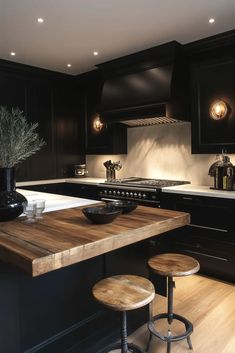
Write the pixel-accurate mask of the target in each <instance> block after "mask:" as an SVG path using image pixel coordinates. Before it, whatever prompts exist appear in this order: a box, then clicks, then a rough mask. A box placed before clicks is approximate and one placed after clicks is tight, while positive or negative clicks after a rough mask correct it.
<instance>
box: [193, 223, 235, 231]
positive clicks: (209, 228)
mask: <svg viewBox="0 0 235 353" xmlns="http://www.w3.org/2000/svg"><path fill="white" fill-rule="evenodd" d="M189 227H194V228H201V229H208V230H215V231H217V232H222V233H228V230H227V229H221V228H213V227H206V226H200V225H197V224H189Z"/></svg>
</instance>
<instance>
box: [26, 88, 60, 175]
mask: <svg viewBox="0 0 235 353" xmlns="http://www.w3.org/2000/svg"><path fill="white" fill-rule="evenodd" d="M28 101H29V115H30V120H31V121H32V122H38V123H39V126H38V129H37V131H38V133H39V136H40V137H41V138H44V140H45V142H46V145H45V146H43V147H42V149H41V150H40V151H38V152H37V153H36V154H35V155H33V156H32V157H30V159H29V174H30V179H32V180H35V179H36V180H37V179H47V178H55V177H56V160H55V147H54V140H55V126H54V118H53V115H52V91H51V88H50V86H47V85H45V84H34V85H32V86H30V87H29V93H28Z"/></svg>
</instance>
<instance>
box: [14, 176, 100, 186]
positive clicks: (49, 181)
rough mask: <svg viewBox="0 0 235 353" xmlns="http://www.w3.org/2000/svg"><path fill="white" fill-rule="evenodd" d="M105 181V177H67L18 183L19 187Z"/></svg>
mask: <svg viewBox="0 0 235 353" xmlns="http://www.w3.org/2000/svg"><path fill="white" fill-rule="evenodd" d="M104 181H105V179H104V178H90V177H86V178H65V179H47V180H32V181H20V182H17V183H16V186H17V187H24V186H30V185H45V184H58V183H76V184H94V185H95V184H99V183H103V182H104Z"/></svg>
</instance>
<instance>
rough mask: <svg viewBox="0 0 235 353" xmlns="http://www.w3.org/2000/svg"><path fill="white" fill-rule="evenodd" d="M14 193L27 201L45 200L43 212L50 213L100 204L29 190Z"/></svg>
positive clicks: (19, 190)
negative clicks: (22, 196) (17, 193)
mask: <svg viewBox="0 0 235 353" xmlns="http://www.w3.org/2000/svg"><path fill="white" fill-rule="evenodd" d="M16 191H18V192H19V193H21V194H22V195H24V196H25V197H26V199H27V200H29V201H32V200H36V199H44V200H46V203H45V211H44V212H52V211H58V210H63V209H66V208H73V207H82V206H87V205H93V204H94V205H95V204H97V203H99V202H100V201H94V200H88V199H82V198H78V197H70V196H63V195H55V194H48V193H45V192H38V191H31V190H23V189H17V190H16Z"/></svg>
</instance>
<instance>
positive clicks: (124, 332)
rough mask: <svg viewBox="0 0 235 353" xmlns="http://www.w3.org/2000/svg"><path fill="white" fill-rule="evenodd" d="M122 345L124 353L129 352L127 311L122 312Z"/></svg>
mask: <svg viewBox="0 0 235 353" xmlns="http://www.w3.org/2000/svg"><path fill="white" fill-rule="evenodd" d="M121 346H122V353H128V343H127V324H126V311H122V314H121Z"/></svg>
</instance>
